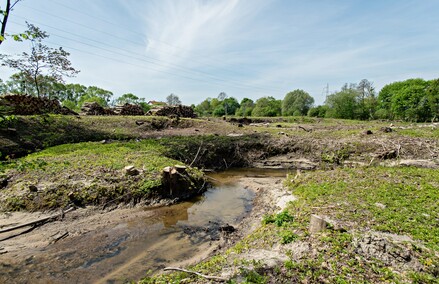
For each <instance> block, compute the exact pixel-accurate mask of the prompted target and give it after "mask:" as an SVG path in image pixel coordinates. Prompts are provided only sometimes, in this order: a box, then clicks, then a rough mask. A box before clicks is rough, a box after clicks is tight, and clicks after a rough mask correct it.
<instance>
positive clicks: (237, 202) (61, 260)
mask: <svg viewBox="0 0 439 284" xmlns="http://www.w3.org/2000/svg"><path fill="white" fill-rule="evenodd" d="M285 174H286V173H285V172H283V171H269V172H267V171H266V170H262V171H259V170H254V169H253V170H236V171H228V172H225V173H220V174H214V175H211V177H212V180H213V181H216V185H215V186H214V187H213V188H211V189H209V190H208V191H207V192H206V193H205V194H204V195H203V196H200V197H197V198H195V199H194V200H191V201H188V202H183V203H180V204H176V205H173V206H168V207H162V208H157V209H150V210H144V209H132V210H137V211H139V210H141V211H142V212H141V214H138V213H139V212H134V211H133V214H134V213H136V214H137V215H139V217H136V218H127V219H129V220H128V221H123V220H120V221H118V222H117V223H116V224H117V225H114V222H112V223H111V224H112V225H111V226H102V227H100V228H99V230H91V231H89V232H86V233H84V234H81V235H79V236H74V237H69V238H67V239H65V240H63V241H61V242H58V243H56V244H53V245H50V246H47V248H46V249H43V250H42V251H41V250H40V251H36V252H35V254H34V256H32V257H29V258H27V259H26V260H25V261H22V262H20V264H19V265H18V266H17V265H13V266H8V265H3V266H2V267H1V269H0V270H1V271H0V279H2V280H6V281H12V282H18V283H121V282H124V281H126V280H138V279H140V278H141V277H142V276H145V275H146V274H147V271H151V272H154V271H157V270H159V269H161V268H163V267H166V266H170V265H184V263H185V261H188V260H190V261H194V260H197V258H194V257H202V256H205V255H206V252H208V250H209V248H210V247H212V246H211V244H212V242H215V241H218V240H219V239H220V238H221V232H220V230H219V228H220V227H221V226H224V225H226V224H230V225H236V224H238V222H239V221H240V220H242V218H243V217H245V216H246V214H248V212H250V210H251V206H252V200H253V198H254V192H253V191H252V190H250V189H246V188H244V187H243V186H242V185H240V184H239V183H237V182H236V180H237V179H238V178H240V177H254V178H257V177H263V176H267V175H268V176H284V175H285Z"/></svg>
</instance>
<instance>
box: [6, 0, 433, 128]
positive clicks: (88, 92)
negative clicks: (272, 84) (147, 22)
mask: <svg viewBox="0 0 439 284" xmlns="http://www.w3.org/2000/svg"><path fill="white" fill-rule="evenodd" d="M14 3H16V2H14ZM3 21H4V20H3ZM3 23H5V22H3ZM27 26H28V29H27V30H26V31H25V32H23V33H21V34H18V35H14V40H17V41H29V42H30V47H31V50H30V52H28V53H27V52H23V53H22V54H20V55H15V56H11V55H1V54H0V64H1V65H2V66H6V67H9V68H11V69H14V70H16V71H18V72H17V73H15V74H14V75H12V76H11V77H10V78H9V80H7V81H5V82H4V81H3V80H1V79H0V94H5V93H13V94H28V95H34V96H46V97H49V98H53V99H58V100H59V101H60V102H61V103H62V105H63V106H66V107H68V108H70V109H73V110H75V111H79V110H80V109H81V107H82V105H83V104H84V103H85V102H97V103H99V104H100V105H101V106H103V107H108V106H111V105H116V104H125V103H130V104H137V105H140V106H141V107H142V108H143V109H144V111H148V110H149V108H150V105H149V104H148V103H146V102H145V99H144V98H139V97H137V96H136V95H134V94H132V93H127V94H123V95H122V96H120V97H119V98H117V99H113V93H112V92H111V91H108V90H105V89H102V88H99V87H97V86H88V87H86V86H83V85H81V84H66V83H65V81H64V77H72V76H75V75H76V74H77V73H78V72H79V71H78V70H76V69H74V68H73V66H72V64H71V62H70V61H69V59H68V56H69V55H70V54H69V53H68V52H67V51H65V50H64V49H63V48H61V47H60V48H58V49H55V48H50V47H47V46H46V45H44V44H43V41H44V40H45V39H46V38H47V37H49V35H48V34H47V33H46V32H44V31H42V30H41V29H39V28H38V27H36V26H34V25H32V24H29V23H27ZM166 100H167V104H168V105H179V104H181V101H180V99H179V97H178V96H177V95H175V94H170V95H169V96H168V97H167V98H166ZM192 106H193V108H194V110H195V112H196V113H197V114H198V115H199V116H224V115H235V116H242V117H245V116H255V117H274V116H311V117H322V118H323V117H326V118H342V119H359V120H371V119H400V120H404V121H416V122H419V121H428V120H433V121H434V120H437V119H438V115H439V79H435V80H424V79H408V80H405V81H401V82H393V83H390V84H388V85H386V86H384V87H383V88H382V89H381V90H380V92H379V93H378V94H377V92H376V90H375V88H374V86H373V83H372V82H370V81H369V80H367V79H363V80H361V81H360V82H359V83H350V84H345V85H343V86H342V87H341V89H340V91H336V92H334V93H332V94H331V95H328V96H327V98H326V100H325V102H324V104H323V105H318V106H315V105H314V98H313V97H312V96H311V95H310V94H309V93H307V92H306V91H304V90H300V89H297V90H294V91H291V92H289V93H287V94H286V95H285V96H284V98H283V99H282V100H281V99H276V98H275V97H273V96H265V97H262V98H259V99H257V100H256V101H253V100H252V99H250V98H244V99H242V100H241V101H240V102H238V100H237V99H236V98H234V97H229V96H227V94H226V93H225V92H221V93H220V94H219V95H218V96H217V97H216V98H207V99H205V100H203V101H202V102H201V103H199V104H198V105H192Z"/></svg>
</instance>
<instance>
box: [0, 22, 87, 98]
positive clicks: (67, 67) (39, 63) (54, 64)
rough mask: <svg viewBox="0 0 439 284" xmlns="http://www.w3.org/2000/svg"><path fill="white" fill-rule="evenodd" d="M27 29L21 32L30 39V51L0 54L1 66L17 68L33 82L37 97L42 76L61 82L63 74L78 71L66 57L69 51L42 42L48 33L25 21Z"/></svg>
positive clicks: (66, 74)
mask: <svg viewBox="0 0 439 284" xmlns="http://www.w3.org/2000/svg"><path fill="white" fill-rule="evenodd" d="M27 26H28V30H27V31H25V32H24V33H23V35H24V36H22V37H23V38H24V39H29V40H30V41H31V52H30V54H29V53H26V52H23V53H22V54H21V55H19V56H16V57H12V56H8V55H0V60H1V61H2V64H1V65H2V66H7V67H9V68H12V69H16V70H18V71H19V72H20V73H21V74H22V75H23V76H24V77H25V78H27V79H28V80H29V81H32V82H33V83H34V84H35V89H36V91H37V95H38V97H39V96H40V95H41V94H40V81H41V80H42V78H44V76H50V77H51V78H52V79H53V80H54V81H55V82H63V81H64V80H63V76H67V77H73V76H75V75H76V74H77V73H78V72H79V71H77V70H75V69H74V68H73V67H72V64H71V62H70V60H69V59H68V58H67V57H68V56H69V55H70V53H68V52H67V51H65V50H64V49H63V48H62V47H60V48H58V49H55V48H50V47H48V46H46V45H44V44H42V41H43V39H45V38H47V37H49V35H48V34H47V33H46V32H45V31H42V30H41V29H40V28H38V27H36V26H34V25H32V24H29V23H27Z"/></svg>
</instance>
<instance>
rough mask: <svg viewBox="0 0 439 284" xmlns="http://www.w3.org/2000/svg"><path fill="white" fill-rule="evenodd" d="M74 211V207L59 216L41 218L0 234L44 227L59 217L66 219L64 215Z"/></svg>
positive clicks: (1, 231) (7, 229) (4, 230)
mask: <svg viewBox="0 0 439 284" xmlns="http://www.w3.org/2000/svg"><path fill="white" fill-rule="evenodd" d="M73 210H75V208H73V207H72V208H69V209H67V210H66V211H63V212H61V213H58V214H55V215H52V216H48V217H44V218H41V219H38V220H35V221H32V222H28V223H24V224H21V225H18V226H15V227H11V228H6V229H2V230H0V234H2V233H6V232H11V231H15V230H18V229H21V228H24V227H29V226H37V225H42V224H44V223H47V222H49V221H52V220H53V219H56V218H58V217H64V214H66V213H69V212H70V211H73Z"/></svg>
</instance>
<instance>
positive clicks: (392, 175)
mask: <svg viewBox="0 0 439 284" xmlns="http://www.w3.org/2000/svg"><path fill="white" fill-rule="evenodd" d="M288 186H289V187H290V188H291V190H292V192H293V194H294V195H297V196H298V197H299V198H300V199H302V200H304V202H306V204H308V205H312V206H313V207H321V208H323V209H322V210H321V211H322V212H323V213H330V215H331V216H333V217H334V218H336V219H339V220H341V221H345V222H348V221H349V222H355V223H356V224H357V225H356V226H357V227H358V228H371V229H373V230H377V231H384V232H390V233H395V234H407V235H409V236H411V237H413V238H414V239H417V240H420V241H423V242H424V243H425V244H426V245H428V246H429V247H432V248H434V249H436V250H439V226H437V217H438V216H439V204H438V202H437V201H438V200H439V172H438V171H437V170H433V169H419V168H384V167H376V168H356V169H335V170H330V171H318V172H312V173H306V174H305V175H303V176H302V177H300V178H299V179H296V180H290V181H289V182H288ZM377 203H381V204H383V205H384V206H385V208H384V209H383V208H381V207H379V206H377V205H376V204H377ZM331 206H333V207H331ZM324 208H330V210H328V211H325V210H324ZM310 212H311V211H310Z"/></svg>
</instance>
